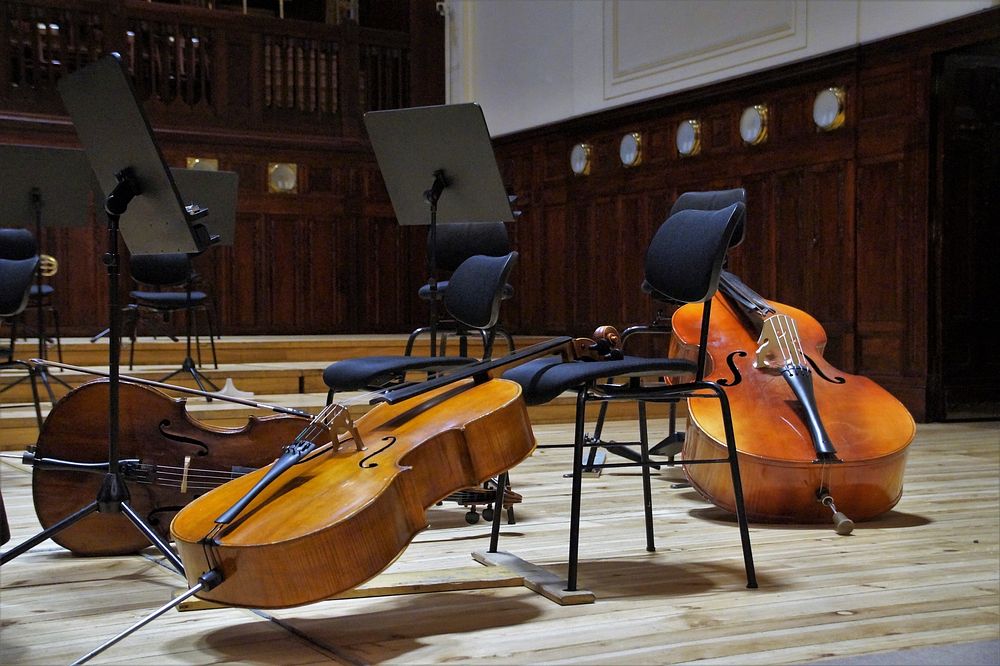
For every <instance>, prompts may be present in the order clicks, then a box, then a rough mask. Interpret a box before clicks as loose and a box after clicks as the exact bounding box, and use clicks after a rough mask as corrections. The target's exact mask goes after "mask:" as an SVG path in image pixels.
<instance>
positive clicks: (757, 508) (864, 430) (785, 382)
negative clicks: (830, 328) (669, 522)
mask: <svg viewBox="0 0 1000 666" xmlns="http://www.w3.org/2000/svg"><path fill="white" fill-rule="evenodd" d="M702 307H703V306H702V305H701V304H691V305H685V306H683V307H681V308H679V309H678V310H677V311H676V312H675V313H674V315H673V321H672V324H673V332H674V335H673V339H672V342H671V345H672V347H673V351H674V352H675V353H679V354H683V355H687V356H690V357H691V358H694V357H695V355H696V353H697V345H698V333H699V324H700V322H701V309H702ZM825 345H826V333H825V332H824V331H823V328H822V326H821V325H820V323H819V322H818V321H816V319H814V318H813V317H812V316H810V315H809V314H807V313H806V312H803V311H802V310H798V309H796V308H793V307H790V306H787V305H782V304H780V303H775V302H773V301H771V302H768V301H766V300H764V299H763V298H762V297H761V296H759V295H758V294H756V293H755V292H753V291H752V290H751V289H750V288H749V287H747V286H746V285H745V284H743V283H742V282H741V281H740V280H739V279H738V278H737V277H736V276H735V275H733V274H732V273H728V272H726V271H723V274H722V279H721V282H720V287H719V291H718V292H717V293H716V295H715V296H714V299H713V305H712V313H711V324H710V333H709V341H708V356H709V363H710V368H708V369H706V375H705V376H706V378H707V379H709V380H712V381H716V382H718V383H719V384H720V385H722V386H724V387H725V389H726V395H727V396H728V398H729V401H730V405H731V407H732V413H733V426H734V429H735V434H736V443H737V449H738V450H739V462H740V471H741V476H742V481H743V492H744V499H745V503H746V510H747V515H748V517H749V518H750V519H751V520H755V521H761V522H782V523H817V522H824V521H827V520H831V518H832V520H833V522H834V524H835V526H836V529H837V532H838V533H841V534H849V533H850V532H851V530H852V529H853V525H854V522H853V521H864V520H869V519H871V518H873V517H875V516H877V515H879V514H881V513H883V512H885V511H888V510H889V509H891V508H892V507H893V506H895V504H896V502H898V501H899V498H900V497H901V495H902V490H903V472H904V468H905V465H906V453H907V447H908V445H909V444H910V442H911V440H912V439H913V436H914V434H915V431H916V428H915V425H914V421H913V417H912V416H911V415H910V413H909V412H908V411H907V410H906V408H905V407H904V406H903V405H902V404H901V403H900V402H899V401H898V400H896V399H895V398H894V397H893V396H892V395H890V394H889V393H888V392H887V391H886V390H885V389H883V388H881V387H880V386H878V385H877V384H876V383H875V382H873V381H871V380H870V379H867V378H866V377H862V376H858V375H849V374H846V373H843V372H840V371H839V370H837V369H836V368H834V367H833V366H831V365H830V364H829V363H827V362H826V361H825V360H824V359H823V356H822V353H823V348H824V347H825ZM704 402H705V401H698V400H694V399H692V400H688V429H687V432H686V433H685V441H684V450H683V456H684V457H690V458H703V457H710V456H711V455H712V453H713V451H716V452H718V455H722V453H724V449H725V446H724V445H723V444H721V442H724V441H725V440H724V437H723V435H722V422H721V419H720V418H719V417H718V415H717V414H716V412H717V411H718V410H712V409H709V408H707V406H706V405H704ZM709 467H720V466H717V465H698V466H694V465H692V466H690V467H688V468H685V473H686V475H687V477H688V479H689V480H690V481H691V483H692V485H693V486H694V487H695V488H696V489H697V490H698V491H699V492H700V493H701V494H702V495H704V496H705V497H706V498H707V499H709V500H710V501H711V502H713V503H714V504H716V505H718V506H720V507H722V508H724V509H726V510H728V511H734V510H735V504H734V501H733V493H732V487H731V483H730V480H729V478H728V476H726V475H725V474H721V473H716V472H714V471H713V470H710V469H708V468H709Z"/></svg>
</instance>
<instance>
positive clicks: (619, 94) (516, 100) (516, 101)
mask: <svg viewBox="0 0 1000 666" xmlns="http://www.w3.org/2000/svg"><path fill="white" fill-rule="evenodd" d="M997 4H1000V0H445V11H446V20H445V25H446V31H447V39H446V49H447V53H446V69H447V73H446V76H447V89H448V101H449V102H451V103H457V102H468V101H475V102H478V103H479V104H480V105H482V107H483V111H484V112H485V114H486V121H487V124H488V125H489V128H490V132H491V134H493V135H494V136H498V135H501V134H507V133H510V132H515V131H518V130H522V129H526V128H528V127H533V126H537V125H543V124H546V123H551V122H556V121H559V120H563V119H566V118H570V117H573V116H578V115H583V114H587V113H593V112H595V111H600V110H603V109H607V108H611V107H614V106H621V105H626V104H631V103H634V102H637V101H640V100H644V99H649V98H651V97H658V96H661V95H664V94H667V93H671V92H676V91H678V90H683V89H686V88H693V87H696V86H701V85H705V84H708V83H712V82H716V81H721V80H723V79H728V78H733V77H736V76H741V75H744V74H748V73H750V72H754V71H759V70H763V69H767V68H771V67H775V66H777V65H781V64H785V63H790V62H794V61H797V60H802V59H805V58H810V57H813V56H816V55H819V54H821V53H827V52H830V51H835V50H837V49H841V48H845V47H848V46H853V45H856V44H860V43H864V42H869V41H872V40H876V39H882V38H884V37H887V36H890V35H893V34H899V33H903V32H907V31H910V30H914V29H916V28H920V27H924V26H928V25H931V24H934V23H939V22H941V21H946V20H948V19H952V18H956V17H958V16H963V15H965V14H970V13H973V12H977V11H980V10H983V9H986V8H988V7H990V6H993V5H997ZM984 20H985V19H984Z"/></svg>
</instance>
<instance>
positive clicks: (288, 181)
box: [267, 162, 299, 194]
mask: <svg viewBox="0 0 1000 666" xmlns="http://www.w3.org/2000/svg"><path fill="white" fill-rule="evenodd" d="M298 190H299V166H298V165H297V164H294V163H292V162H271V163H270V164H268V165H267V191H268V192H271V193H278V194H295V193H296V192H298Z"/></svg>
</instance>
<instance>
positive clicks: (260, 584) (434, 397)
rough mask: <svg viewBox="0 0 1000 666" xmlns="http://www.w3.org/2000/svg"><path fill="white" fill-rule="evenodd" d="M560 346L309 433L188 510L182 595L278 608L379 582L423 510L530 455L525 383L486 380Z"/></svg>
mask: <svg viewBox="0 0 1000 666" xmlns="http://www.w3.org/2000/svg"><path fill="white" fill-rule="evenodd" d="M568 342H569V339H568V338H566V339H556V340H554V341H552V342H549V343H542V344H540V345H535V346H533V347H529V348H526V349H524V350H522V351H520V352H518V353H516V354H514V355H512V356H508V357H505V358H504V359H500V360H497V361H492V362H487V363H480V364H476V365H474V366H470V367H469V368H468V369H463V370H459V371H457V372H455V373H454V374H452V375H449V376H447V377H443V378H439V379H436V380H431V381H427V382H423V383H421V384H419V385H416V386H412V387H406V388H400V389H394V390H391V391H389V392H387V393H385V394H383V395H382V396H381V398H380V400H384V402H380V403H379V404H377V405H375V406H374V407H373V408H372V409H371V410H369V411H368V412H367V413H366V414H365V415H364V416H362V417H360V418H359V419H358V420H357V421H352V420H350V419H349V417H348V418H347V420H346V421H343V422H342V423H341V424H340V426H339V427H338V428H337V429H336V430H335V431H334V432H330V431H329V430H328V429H322V428H320V429H317V430H316V431H315V432H312V433H311V432H309V431H308V429H307V431H304V433H303V435H302V436H300V437H297V438H296V440H295V441H293V442H291V443H290V444H288V446H286V447H285V449H284V452H283V453H282V455H281V456H280V457H279V458H278V460H276V461H275V462H274V463H273V464H272V465H270V466H269V467H267V468H264V469H261V470H258V471H257V472H253V473H250V474H248V475H246V476H244V477H241V478H239V479H236V480H234V481H230V482H229V483H227V484H225V485H224V486H222V487H220V488H217V489H215V490H213V491H211V492H208V493H206V494H205V495H203V496H202V497H200V498H198V499H196V500H194V501H193V502H191V503H190V504H188V505H187V506H186V507H184V509H182V510H181V511H180V512H179V513H178V514H177V516H176V517H175V518H174V520H173V523H172V524H171V534H172V535H173V538H174V541H175V543H176V545H177V550H178V554H179V555H180V557H181V560H182V561H183V563H184V569H185V572H186V576H187V578H188V582H189V584H190V585H191V586H192V587H191V590H190V591H191V592H192V593H196V594H197V596H198V597H200V598H202V599H205V600H208V601H214V602H217V603H222V604H226V605H231V606H243V607H252V608H283V607H289V606H297V605H301V604H307V603H311V602H314V601H319V600H322V599H326V598H329V597H331V596H333V595H335V594H337V593H339V592H342V591H344V590H348V589H351V588H353V587H357V586H358V585H360V584H361V583H363V582H365V581H366V580H368V579H369V578H371V577H373V576H375V575H376V574H378V573H379V572H380V571H382V570H383V569H384V568H385V567H387V566H388V565H389V564H391V563H392V562H393V561H394V560H395V559H396V557H398V556H399V554H400V552H402V550H403V549H404V548H405V547H406V545H407V544H408V543H409V542H410V541H411V540H412V539H413V537H414V536H415V535H416V534H417V532H419V531H421V530H422V529H424V528H425V527H426V526H427V519H426V515H425V511H426V509H427V508H428V507H430V506H433V505H434V504H435V503H436V502H437V501H439V500H441V499H442V498H444V497H447V496H448V495H450V494H452V493H454V492H455V491H456V490H459V489H461V488H466V487H469V486H473V485H477V484H479V483H482V482H483V481H484V480H486V479H487V478H490V477H492V476H495V475H497V474H499V473H501V472H504V471H506V470H508V469H510V468H511V467H513V466H514V465H516V464H517V463H518V462H520V461H521V460H523V459H524V458H525V457H527V456H528V455H529V454H530V453H531V451H532V450H534V447H535V439H534V435H533V433H532V430H531V423H530V421H529V419H528V413H527V408H526V407H525V405H524V401H523V400H522V399H521V388H520V386H519V385H518V384H516V383H514V382H510V381H507V380H503V379H493V378H491V377H490V371H491V370H492V369H494V368H497V367H500V366H504V365H508V364H510V363H512V362H516V361H517V360H519V359H524V358H529V357H531V356H532V355H533V354H538V353H541V352H543V351H546V350H547V349H551V348H554V347H557V346H566V345H567V343H568ZM313 435H316V438H315V441H314V440H313ZM320 442H326V443H320Z"/></svg>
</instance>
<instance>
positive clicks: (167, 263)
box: [126, 252, 219, 368]
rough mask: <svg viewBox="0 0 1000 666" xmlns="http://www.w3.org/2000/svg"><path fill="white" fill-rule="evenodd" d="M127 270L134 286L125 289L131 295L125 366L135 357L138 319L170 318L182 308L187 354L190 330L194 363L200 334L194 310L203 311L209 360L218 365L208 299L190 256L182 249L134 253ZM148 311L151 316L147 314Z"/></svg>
mask: <svg viewBox="0 0 1000 666" xmlns="http://www.w3.org/2000/svg"><path fill="white" fill-rule="evenodd" d="M129 271H130V273H131V274H132V279H133V280H134V281H135V282H136V283H137V287H138V288H137V289H135V290H133V291H131V292H129V298H130V299H131V300H130V302H129V304H128V305H127V306H126V312H127V314H128V328H129V340H130V342H131V347H130V349H129V356H128V367H129V368H131V367H132V364H133V361H134V359H135V340H136V337H137V335H138V328H139V323H140V320H147V319H153V321H154V322H162V323H168V322H171V315H173V314H174V313H176V312H184V313H185V316H186V324H187V325H186V337H187V349H188V355H189V356H190V349H191V334H192V330H193V331H194V339H195V349H196V351H197V355H198V366H199V367H200V366H201V365H202V360H201V337H200V335H199V333H198V321H197V316H196V315H197V314H198V313H199V312H201V313H203V314H204V316H205V321H206V323H207V324H208V335H209V337H208V339H209V342H210V343H211V348H212V363H213V365H214V367H215V368H218V367H219V361H218V357H217V356H216V354H215V326H214V321H213V319H214V317H213V313H212V299H211V296H209V294H208V292H207V291H206V290H205V286H204V284H203V283H202V281H201V277H200V276H199V275H198V273H197V272H196V271H195V269H194V263H193V262H192V260H191V256H190V255H188V254H185V253H183V252H172V253H165V254H136V255H132V257H131V259H130V260H129ZM150 315H152V317H151V316H150ZM166 335H168V336H169V337H170V339H171V340H173V341H174V342H176V341H177V336H176V335H174V334H173V330H172V329H170V330H168V331H167V333H166Z"/></svg>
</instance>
